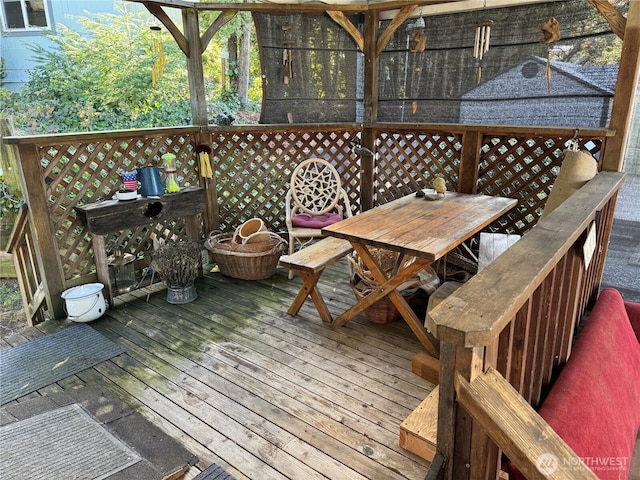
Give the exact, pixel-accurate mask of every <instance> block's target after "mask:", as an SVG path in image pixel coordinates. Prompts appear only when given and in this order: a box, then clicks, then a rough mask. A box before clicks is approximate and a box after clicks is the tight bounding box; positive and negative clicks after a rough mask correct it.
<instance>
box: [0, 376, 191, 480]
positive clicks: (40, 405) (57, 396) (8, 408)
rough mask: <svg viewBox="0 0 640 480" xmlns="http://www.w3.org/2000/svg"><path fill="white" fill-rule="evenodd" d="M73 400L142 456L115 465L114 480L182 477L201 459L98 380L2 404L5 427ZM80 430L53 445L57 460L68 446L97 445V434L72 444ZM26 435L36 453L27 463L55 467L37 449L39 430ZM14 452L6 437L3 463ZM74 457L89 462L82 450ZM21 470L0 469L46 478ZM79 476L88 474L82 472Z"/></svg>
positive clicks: (28, 448)
mask: <svg viewBox="0 0 640 480" xmlns="http://www.w3.org/2000/svg"><path fill="white" fill-rule="evenodd" d="M69 405H76V406H79V407H81V408H82V410H83V411H84V412H85V413H87V414H88V415H89V416H90V417H91V418H92V419H93V420H94V422H95V423H96V424H98V425H100V426H102V428H103V429H104V430H106V431H107V432H109V433H111V435H113V436H114V437H116V438H117V439H118V440H119V441H120V442H122V444H124V445H126V446H127V447H128V448H130V449H131V450H132V451H133V452H135V454H136V455H138V456H139V457H140V459H141V460H140V461H139V462H136V463H134V464H132V465H129V466H128V467H126V468H123V469H121V470H118V471H115V469H114V468H111V469H110V470H112V471H114V472H115V473H111V474H110V475H109V476H108V477H107V478H108V480H132V479H135V480H166V479H177V478H182V477H183V476H184V474H185V473H186V472H187V471H188V470H189V468H190V467H191V466H192V465H195V464H196V463H197V462H198V457H196V456H195V455H193V454H192V453H191V452H190V451H189V450H187V449H186V448H185V447H184V446H182V444H181V443H180V442H179V441H178V440H176V439H174V438H173V437H171V436H169V435H168V434H166V433H165V432H164V431H162V430H161V429H160V428H158V427H157V426H155V425H154V424H153V423H151V422H150V421H149V420H147V419H145V418H144V417H143V416H142V415H140V414H139V413H137V412H136V411H135V410H134V409H133V408H132V407H131V406H129V405H127V404H126V403H124V402H123V401H122V400H120V399H119V398H117V397H116V396H115V395H113V394H112V393H111V392H110V391H109V390H108V389H107V388H105V387H104V386H99V385H94V384H85V385H83V386H82V387H76V388H72V389H70V390H64V391H60V392H55V393H49V394H47V395H46V396H39V397H35V398H31V399H25V400H23V401H20V402H12V403H9V404H7V405H5V406H4V407H1V408H0V426H2V428H4V427H5V426H10V425H12V424H15V423H17V422H23V421H26V420H28V419H31V418H33V417H36V416H39V415H42V414H45V413H49V412H53V411H56V410H59V409H60V408H61V407H66V406H69ZM74 435H75V432H74V433H73V434H68V435H66V436H65V437H64V440H62V441H60V442H59V443H58V444H57V445H55V447H53V448H52V451H53V452H54V453H55V457H56V458H55V460H56V461H58V456H62V454H64V453H65V452H67V451H71V452H72V453H73V451H78V452H80V453H83V452H82V449H85V448H94V446H93V445H92V444H91V442H92V439H89V440H86V443H85V444H82V445H80V446H79V447H77V448H75V449H74V448H73V447H72V446H71V445H72V443H75V441H74V439H73V436H74ZM92 438H93V437H92ZM20 439H21V441H22V442H23V443H24V446H23V449H24V451H25V452H28V453H29V455H30V456H29V458H27V459H25V460H24V462H23V463H25V464H27V463H30V464H32V465H33V464H35V463H36V462H38V465H41V467H39V470H40V469H41V470H43V471H49V469H50V466H49V465H47V464H46V463H43V462H41V461H40V459H39V457H38V456H37V455H35V454H33V452H34V450H33V446H34V445H37V444H38V443H39V442H40V436H39V434H38V435H37V436H36V437H35V438H34V437H33V436H31V437H30V436H29V435H26V434H23V435H21V436H20ZM8 453H9V452H7V451H6V448H5V445H4V442H3V441H1V440H0V464H4V461H5V460H4V458H5V457H4V455H6V454H8ZM113 458H114V459H116V460H117V458H118V456H117V455H114V456H113ZM73 461H74V462H78V463H87V462H85V461H84V460H83V457H82V455H73ZM110 462H111V459H110ZM110 465H111V467H113V466H114V465H115V464H112V463H110ZM2 468H4V467H2ZM76 468H77V467H75V466H73V467H70V469H76ZM19 475H20V476H18V475H17V474H15V475H9V477H7V476H5V475H4V473H0V478H1V479H2V480H4V479H5V478H16V479H17V478H20V480H23V479H25V478H28V479H38V480H40V479H41V478H43V477H42V475H41V474H38V475H27V474H26V473H20V474H19ZM57 478H61V479H69V478H74V477H72V476H70V475H67V474H66V472H64V474H60V475H59V476H58V477H57ZM79 478H86V477H84V476H81V477H79ZM98 478H101V477H98Z"/></svg>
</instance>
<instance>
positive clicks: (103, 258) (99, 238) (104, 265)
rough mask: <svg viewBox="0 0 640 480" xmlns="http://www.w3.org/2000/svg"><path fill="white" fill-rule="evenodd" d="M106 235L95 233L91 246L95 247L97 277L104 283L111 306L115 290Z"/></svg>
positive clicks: (110, 306) (94, 256)
mask: <svg viewBox="0 0 640 480" xmlns="http://www.w3.org/2000/svg"><path fill="white" fill-rule="evenodd" d="M104 238H105V237H104V235H93V238H92V239H91V246H92V247H93V258H94V261H95V263H96V277H98V282H100V283H102V284H103V285H104V288H105V290H106V293H107V300H109V308H114V307H113V291H112V290H111V278H110V277H109V264H108V262H107V249H106V246H105V240H104Z"/></svg>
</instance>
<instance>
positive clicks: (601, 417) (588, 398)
mask: <svg viewBox="0 0 640 480" xmlns="http://www.w3.org/2000/svg"><path fill="white" fill-rule="evenodd" d="M639 333H640V305H638V304H633V303H627V304H625V303H624V302H623V300H622V297H621V296H620V293H619V292H618V291H617V290H615V289H612V288H606V289H603V291H602V292H601V293H600V297H599V298H598V301H597V302H596V304H595V306H594V308H593V311H592V312H591V315H590V316H589V319H588V320H587V323H586V326H585V328H584V330H583V331H582V333H581V334H580V336H579V337H578V340H577V342H576V344H575V346H574V348H573V352H572V353H571V356H570V357H569V361H568V362H567V364H566V365H565V367H564V368H563V369H562V372H561V373H560V375H559V377H558V379H557V380H556V382H555V384H554V385H553V387H552V389H551V392H550V393H549V395H548V396H547V398H546V399H545V401H544V403H543V404H542V406H541V408H540V411H539V413H540V416H541V417H542V418H544V419H545V420H546V422H547V423H548V424H549V425H550V426H551V427H552V428H553V430H555V432H556V433H557V434H558V435H559V436H560V437H561V438H562V439H563V440H564V441H565V442H566V443H567V445H569V447H571V449H572V450H573V451H574V452H575V453H576V455H577V456H578V457H579V458H580V459H582V461H583V462H584V463H585V464H586V465H587V466H588V467H589V468H591V470H592V471H593V472H594V473H595V474H596V475H597V476H598V477H599V478H600V479H604V480H620V479H626V478H627V477H628V475H629V467H630V463H631V457H632V455H633V448H634V444H635V440H636V434H637V432H638V428H640V344H639V341H640V340H639V337H638V336H637V335H638V334H639ZM571 461H577V459H558V463H559V464H561V465H568V466H569V467H568V468H570V463H569V464H567V463H566V462H571ZM509 478H510V479H522V478H523V476H522V474H520V472H519V471H517V469H516V468H515V467H514V466H513V465H510V477H509Z"/></svg>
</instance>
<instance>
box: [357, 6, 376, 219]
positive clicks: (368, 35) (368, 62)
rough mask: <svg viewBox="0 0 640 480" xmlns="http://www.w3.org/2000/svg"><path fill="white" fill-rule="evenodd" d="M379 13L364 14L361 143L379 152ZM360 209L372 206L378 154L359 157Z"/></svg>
mask: <svg viewBox="0 0 640 480" xmlns="http://www.w3.org/2000/svg"><path fill="white" fill-rule="evenodd" d="M378 22H379V13H378V12H377V11H375V10H374V11H367V12H366V13H365V17H364V31H365V35H364V118H363V121H364V129H363V131H362V146H363V147H366V148H368V149H369V150H371V151H372V152H374V153H375V152H376V148H375V134H374V132H373V131H372V130H371V128H370V125H371V124H373V123H375V122H376V121H377V120H378V67H379V64H380V62H379V60H378V57H377V56H376V38H377V36H378ZM360 161H361V162H362V164H361V165H360V209H361V210H362V211H365V210H369V209H371V208H373V206H374V198H373V197H374V192H373V182H374V170H375V156H374V157H369V156H366V155H362V156H361V157H360Z"/></svg>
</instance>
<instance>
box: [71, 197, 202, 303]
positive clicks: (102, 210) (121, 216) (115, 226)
mask: <svg viewBox="0 0 640 480" xmlns="http://www.w3.org/2000/svg"><path fill="white" fill-rule="evenodd" d="M205 206H206V192H205V190H204V188H200V187H184V188H182V189H181V190H180V191H179V192H177V193H171V194H165V195H162V196H160V197H138V198H137V199H136V200H129V201H119V200H104V201H102V202H97V203H90V204H87V205H82V206H78V207H76V208H75V209H76V211H77V212H78V217H79V218H80V221H81V222H82V223H83V224H84V225H86V227H87V229H88V230H89V232H91V233H92V234H93V238H92V239H91V244H92V246H93V255H94V259H95V263H96V275H97V277H98V281H99V282H100V283H102V284H103V285H104V286H105V287H106V289H107V295H108V298H109V306H110V307H113V291H112V289H111V279H110V277H109V265H108V263H107V251H106V242H105V237H106V235H108V234H110V233H113V232H117V231H120V230H130V229H132V228H136V227H143V226H146V225H153V224H155V223H161V222H165V221H169V220H174V219H177V218H184V219H185V228H186V232H187V235H188V236H189V237H190V238H191V239H193V240H195V241H200V224H199V222H198V217H197V215H198V214H199V213H202V212H203V211H204V209H205Z"/></svg>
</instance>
